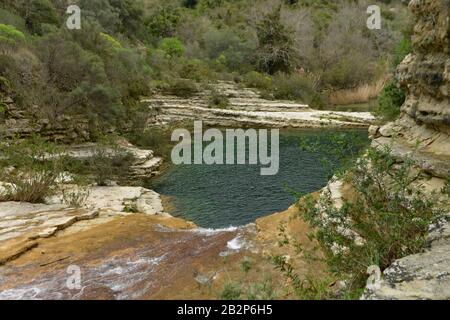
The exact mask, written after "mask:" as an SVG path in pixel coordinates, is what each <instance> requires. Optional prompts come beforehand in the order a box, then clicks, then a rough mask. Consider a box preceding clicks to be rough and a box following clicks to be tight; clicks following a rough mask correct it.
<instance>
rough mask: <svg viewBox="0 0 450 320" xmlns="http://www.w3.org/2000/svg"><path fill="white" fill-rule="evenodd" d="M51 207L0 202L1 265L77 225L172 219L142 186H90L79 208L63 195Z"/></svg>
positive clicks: (153, 193) (155, 196)
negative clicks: (138, 218)
mask: <svg viewBox="0 0 450 320" xmlns="http://www.w3.org/2000/svg"><path fill="white" fill-rule="evenodd" d="M47 202H48V204H31V203H25V202H2V203H0V265H2V264H4V263H6V262H8V261H11V260H14V259H16V258H17V257H19V256H20V255H22V254H24V253H25V252H27V251H28V250H30V249H33V248H35V247H36V246H37V245H38V244H39V239H45V238H49V237H51V236H53V235H55V234H56V233H57V232H58V231H62V230H64V229H66V228H68V227H70V226H72V225H74V224H75V223H77V222H80V221H84V220H91V219H95V222H94V223H95V224H99V223H105V222H107V221H110V220H111V219H114V218H115V217H118V216H125V215H130V214H132V213H141V214H144V215H149V216H160V217H167V218H170V215H169V214H167V213H165V212H164V208H163V205H162V201H161V198H160V195H159V194H158V193H156V192H155V191H153V190H149V189H145V188H141V187H119V186H116V187H90V188H89V189H88V190H87V197H86V199H85V201H83V203H80V204H79V206H80V207H79V208H71V207H69V205H68V204H65V203H64V201H63V198H62V196H54V197H52V198H50V199H48V201H47Z"/></svg>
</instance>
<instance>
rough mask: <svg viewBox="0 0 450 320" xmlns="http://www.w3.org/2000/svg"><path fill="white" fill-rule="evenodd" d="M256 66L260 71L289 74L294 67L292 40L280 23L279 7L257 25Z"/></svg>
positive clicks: (288, 31)
mask: <svg viewBox="0 0 450 320" xmlns="http://www.w3.org/2000/svg"><path fill="white" fill-rule="evenodd" d="M257 36H258V41H259V47H258V52H257V61H258V65H259V67H260V68H261V70H262V71H264V72H268V73H269V74H275V73H276V72H279V71H282V72H286V73H290V72H291V71H292V69H293V68H294V67H295V65H296V54H295V50H294V40H293V39H292V37H291V33H290V30H289V29H288V28H286V27H285V26H284V25H283V23H282V22H281V7H278V8H277V9H275V10H274V11H273V12H271V13H269V14H267V15H266V16H264V18H263V19H262V21H261V22H260V23H258V25H257Z"/></svg>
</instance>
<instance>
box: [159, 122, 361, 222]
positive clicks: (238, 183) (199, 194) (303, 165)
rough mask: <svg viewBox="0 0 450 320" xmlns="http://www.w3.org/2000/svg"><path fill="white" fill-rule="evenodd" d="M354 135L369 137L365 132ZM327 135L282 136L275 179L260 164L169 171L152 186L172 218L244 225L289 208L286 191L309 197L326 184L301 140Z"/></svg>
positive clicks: (298, 133)
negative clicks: (164, 199) (166, 202)
mask: <svg viewBox="0 0 450 320" xmlns="http://www.w3.org/2000/svg"><path fill="white" fill-rule="evenodd" d="M348 131H350V130H348ZM352 131H356V132H357V133H358V135H359V134H360V135H361V136H364V137H366V136H367V131H366V130H352ZM330 132H332V131H330V130H295V131H291V130H286V131H281V133H280V170H279V172H278V174H277V175H274V176H261V175H260V166H259V165H179V166H172V167H170V168H169V169H168V170H167V171H166V172H165V173H164V174H163V175H162V176H160V177H158V178H157V179H156V180H154V181H153V182H152V186H151V187H152V188H153V189H154V190H156V191H157V192H159V193H160V194H162V195H165V196H169V197H170V199H171V209H170V210H169V212H170V213H171V214H172V215H173V216H176V217H182V218H184V219H187V220H190V221H193V222H195V223H196V224H197V225H198V226H200V227H204V228H224V227H229V226H241V225H245V224H248V223H250V222H253V221H255V219H257V218H259V217H262V216H265V215H268V214H271V213H274V212H277V211H282V210H285V209H287V208H288V207H289V206H290V205H291V204H292V203H293V202H294V201H295V197H294V196H293V195H292V193H290V192H289V191H288V189H292V190H295V191H297V192H303V193H309V192H313V191H317V190H319V189H320V188H322V187H324V186H325V185H326V183H327V180H328V177H327V175H326V173H325V172H324V169H323V168H322V166H321V163H320V158H321V157H320V156H319V155H311V154H309V153H306V152H303V151H301V150H300V148H299V140H300V138H301V137H306V136H311V135H323V134H329V133H330Z"/></svg>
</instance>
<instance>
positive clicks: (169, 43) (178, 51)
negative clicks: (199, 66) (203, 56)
mask: <svg viewBox="0 0 450 320" xmlns="http://www.w3.org/2000/svg"><path fill="white" fill-rule="evenodd" d="M158 49H159V50H162V51H164V52H165V53H166V55H168V56H169V57H170V58H175V57H181V56H182V55H183V53H184V46H183V43H182V42H181V41H180V40H178V39H177V38H164V39H162V40H161V41H160V43H159V46H158Z"/></svg>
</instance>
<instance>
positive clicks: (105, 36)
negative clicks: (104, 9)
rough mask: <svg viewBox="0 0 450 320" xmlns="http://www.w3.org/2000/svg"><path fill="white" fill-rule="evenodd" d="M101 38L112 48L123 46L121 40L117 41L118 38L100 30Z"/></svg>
mask: <svg viewBox="0 0 450 320" xmlns="http://www.w3.org/2000/svg"><path fill="white" fill-rule="evenodd" d="M100 38H101V39H102V40H103V41H104V42H105V43H107V44H108V46H109V47H110V48H114V49H119V48H122V45H121V44H120V42H119V41H117V40H116V39H114V38H113V37H111V36H110V35H109V34H106V33H103V32H100Z"/></svg>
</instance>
